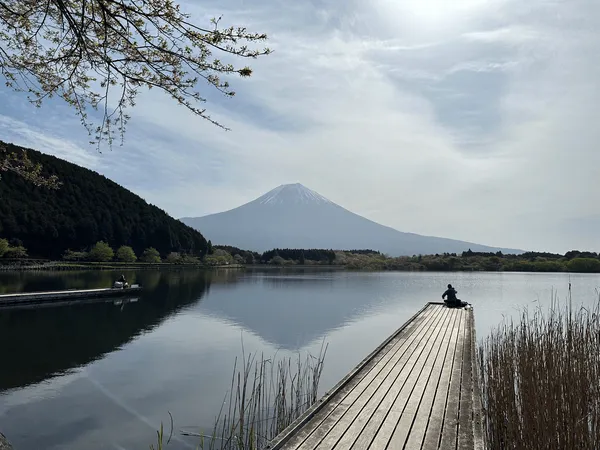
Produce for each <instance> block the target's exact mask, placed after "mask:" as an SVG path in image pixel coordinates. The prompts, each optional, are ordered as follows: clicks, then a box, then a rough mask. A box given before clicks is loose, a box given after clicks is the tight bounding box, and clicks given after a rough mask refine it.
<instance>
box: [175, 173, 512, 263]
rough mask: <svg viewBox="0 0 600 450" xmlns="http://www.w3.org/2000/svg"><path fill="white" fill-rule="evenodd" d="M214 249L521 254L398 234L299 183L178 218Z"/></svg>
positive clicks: (495, 248)
mask: <svg viewBox="0 0 600 450" xmlns="http://www.w3.org/2000/svg"><path fill="white" fill-rule="evenodd" d="M180 220H181V221H182V222H183V223H185V224H186V225H189V226H191V227H192V228H195V229H197V230H198V231H200V232H201V233H202V234H203V235H204V236H205V237H206V239H210V240H211V241H212V242H213V244H221V245H233V246H235V247H239V248H243V249H246V250H253V251H257V252H264V251H267V250H271V249H273V248H328V249H329V248H331V249H335V250H351V249H371V250H378V251H380V252H382V253H386V254H388V255H391V256H403V255H410V256H412V255H417V254H424V255H425V254H435V253H445V252H448V253H454V252H462V251H466V250H468V249H471V250H472V251H474V252H476V251H479V252H492V251H493V252H497V251H499V250H500V251H502V252H503V253H522V250H516V249H505V248H497V247H489V246H486V245H479V244H474V243H471V242H464V241H457V240H453V239H445V238H439V237H431V236H422V235H419V234H414V233H403V232H401V231H398V230H395V229H393V228H390V227H387V226H384V225H380V224H378V223H376V222H373V221H371V220H369V219H366V218H364V217H362V216H359V215H358V214H355V213H353V212H351V211H348V210H347V209H345V208H343V207H341V206H339V205H337V204H335V203H333V202H332V201H330V200H328V199H327V198H325V197H323V196H322V195H321V194H319V193H317V192H315V191H313V190H311V189H308V188H307V187H305V186H303V185H301V184H298V183H297V184H284V185H281V186H279V187H277V188H275V189H273V190H272V191H269V192H267V193H266V194H264V195H263V196H261V197H259V198H257V199H256V200H253V201H251V202H249V203H246V204H244V205H242V206H239V207H237V208H234V209H231V210H229V211H225V212H221V213H217V214H210V215H208V216H203V217H183V218H181V219H180Z"/></svg>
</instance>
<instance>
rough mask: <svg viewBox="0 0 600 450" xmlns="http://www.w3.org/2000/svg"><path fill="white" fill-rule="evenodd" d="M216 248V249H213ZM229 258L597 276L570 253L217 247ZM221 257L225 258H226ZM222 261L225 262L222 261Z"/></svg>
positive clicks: (596, 265)
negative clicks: (406, 253) (403, 253)
mask: <svg viewBox="0 0 600 450" xmlns="http://www.w3.org/2000/svg"><path fill="white" fill-rule="evenodd" d="M215 248H217V247H215ZM219 248H221V249H222V250H221V251H226V252H227V255H230V256H229V257H230V258H231V257H236V255H239V256H240V258H239V261H241V260H242V259H244V261H245V262H246V263H247V264H266V265H272V266H294V265H336V266H344V267H345V268H348V269H367V270H406V271H494V272H498V271H504V272H580V273H600V255H598V254H597V253H594V252H582V251H577V250H573V251H570V252H567V253H565V254H564V255H560V254H555V253H547V252H527V253H522V254H520V255H504V254H502V252H497V253H481V252H472V251H471V250H468V251H466V252H463V253H462V254H456V253H445V254H437V255H414V256H402V257H397V258H392V257H388V256H386V255H384V254H382V253H380V252H378V251H374V250H348V251H334V250H327V249H279V248H278V249H273V250H269V251H268V252H265V253H263V254H262V255H259V254H258V253H254V252H249V251H246V250H241V249H238V248H236V247H219ZM227 255H225V258H227ZM224 260H226V259H224Z"/></svg>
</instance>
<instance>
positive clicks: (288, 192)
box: [252, 183, 333, 205]
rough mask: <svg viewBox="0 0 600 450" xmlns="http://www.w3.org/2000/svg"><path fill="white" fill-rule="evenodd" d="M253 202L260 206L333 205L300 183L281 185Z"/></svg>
mask: <svg viewBox="0 0 600 450" xmlns="http://www.w3.org/2000/svg"><path fill="white" fill-rule="evenodd" d="M254 202H257V203H260V204H262V205H277V204H279V205H281V204H308V203H317V204H324V203H333V202H331V201H330V200H328V199H326V198H325V197H323V196H322V195H321V194H319V193H318V192H315V191H313V190H312V189H309V188H307V187H306V186H303V185H301V184H300V183H294V184H282V185H281V186H278V187H276V188H275V189H273V190H271V191H269V192H267V193H266V194H265V195H263V196H261V197H259V198H257V199H256V200H254ZM254 202H252V203H254Z"/></svg>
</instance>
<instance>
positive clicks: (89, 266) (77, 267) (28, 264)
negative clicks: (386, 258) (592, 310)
mask: <svg viewBox="0 0 600 450" xmlns="http://www.w3.org/2000/svg"><path fill="white" fill-rule="evenodd" d="M173 269H197V270H216V269H236V270H247V269H249V270H269V271H276V270H279V271H289V270H299V269H300V270H306V269H312V270H322V271H346V272H443V273H446V272H450V273H462V272H470V273H472V272H491V273H540V274H547V273H554V274H560V273H565V274H568V273H581V274H585V273H588V274H596V275H597V274H598V273H597V272H576V271H564V270H563V271H545V270H477V269H473V268H464V269H462V270H461V269H460V268H454V269H452V270H444V269H436V270H427V269H425V270H423V269H414V268H405V269H404V268H386V267H353V266H348V265H343V264H332V265H330V264H282V265H273V264H222V265H212V264H202V263H200V264H199V263H166V262H162V263H142V262H136V263H121V262H65V261H49V260H23V261H20V262H17V263H12V262H11V263H5V262H4V263H3V262H2V261H1V260H0V273H2V272H29V271H45V272H60V271H87V270H100V271H102V270H106V271H116V270H173Z"/></svg>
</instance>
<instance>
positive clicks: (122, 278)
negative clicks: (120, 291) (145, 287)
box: [117, 274, 127, 288]
mask: <svg viewBox="0 0 600 450" xmlns="http://www.w3.org/2000/svg"><path fill="white" fill-rule="evenodd" d="M117 281H118V282H119V283H123V288H125V287H126V286H127V280H126V279H125V275H124V274H121V278H119V279H118V280H117Z"/></svg>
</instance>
